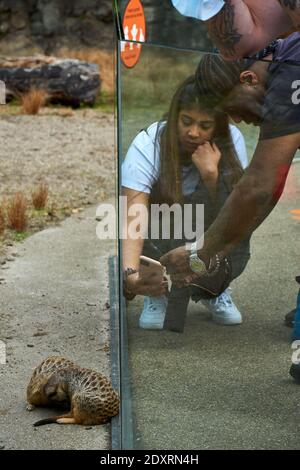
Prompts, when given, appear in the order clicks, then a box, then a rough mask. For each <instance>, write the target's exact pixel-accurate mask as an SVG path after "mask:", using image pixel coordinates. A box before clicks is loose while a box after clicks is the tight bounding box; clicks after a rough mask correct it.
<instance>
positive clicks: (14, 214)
mask: <svg viewBox="0 0 300 470" xmlns="http://www.w3.org/2000/svg"><path fill="white" fill-rule="evenodd" d="M6 213H7V225H8V227H9V228H11V229H13V230H16V231H17V232H24V231H25V230H26V228H27V225H28V216H27V200H26V197H25V196H24V194H23V193H21V192H18V193H16V194H15V195H14V196H13V197H12V198H11V200H10V201H9V202H7V203H6Z"/></svg>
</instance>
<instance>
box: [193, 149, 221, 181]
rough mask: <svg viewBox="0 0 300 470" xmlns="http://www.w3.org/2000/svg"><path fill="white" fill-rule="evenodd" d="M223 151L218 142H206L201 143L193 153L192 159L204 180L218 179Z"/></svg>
mask: <svg viewBox="0 0 300 470" xmlns="http://www.w3.org/2000/svg"><path fill="white" fill-rule="evenodd" d="M220 159H221V152H220V150H219V148H218V147H217V145H216V144H214V143H212V144H211V143H210V142H205V143H204V144H201V145H199V147H198V148H197V149H196V150H195V152H194V153H193V155H192V161H193V163H194V165H195V166H196V167H197V169H198V170H199V172H200V174H201V177H202V179H203V180H212V179H214V180H217V179H218V174H219V171H218V165H219V162H220Z"/></svg>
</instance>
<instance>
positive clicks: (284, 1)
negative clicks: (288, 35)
mask: <svg viewBox="0 0 300 470" xmlns="http://www.w3.org/2000/svg"><path fill="white" fill-rule="evenodd" d="M278 2H279V3H280V5H281V6H282V8H283V10H284V11H285V12H286V13H287V14H288V16H289V17H290V18H291V20H292V22H293V24H294V26H295V28H296V29H298V30H299V29H300V0H278Z"/></svg>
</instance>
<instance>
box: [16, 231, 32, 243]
mask: <svg viewBox="0 0 300 470" xmlns="http://www.w3.org/2000/svg"><path fill="white" fill-rule="evenodd" d="M30 235H31V234H30V233H29V232H12V233H11V238H12V240H13V241H15V242H22V241H23V240H25V239H26V238H28V237H29V236H30Z"/></svg>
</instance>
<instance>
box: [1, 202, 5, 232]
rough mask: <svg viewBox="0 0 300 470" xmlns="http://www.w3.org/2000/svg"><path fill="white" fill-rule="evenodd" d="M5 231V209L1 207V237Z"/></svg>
mask: <svg viewBox="0 0 300 470" xmlns="http://www.w3.org/2000/svg"><path fill="white" fill-rule="evenodd" d="M4 230H5V215H4V209H3V207H1V206H0V235H2V234H3V232H4Z"/></svg>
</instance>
